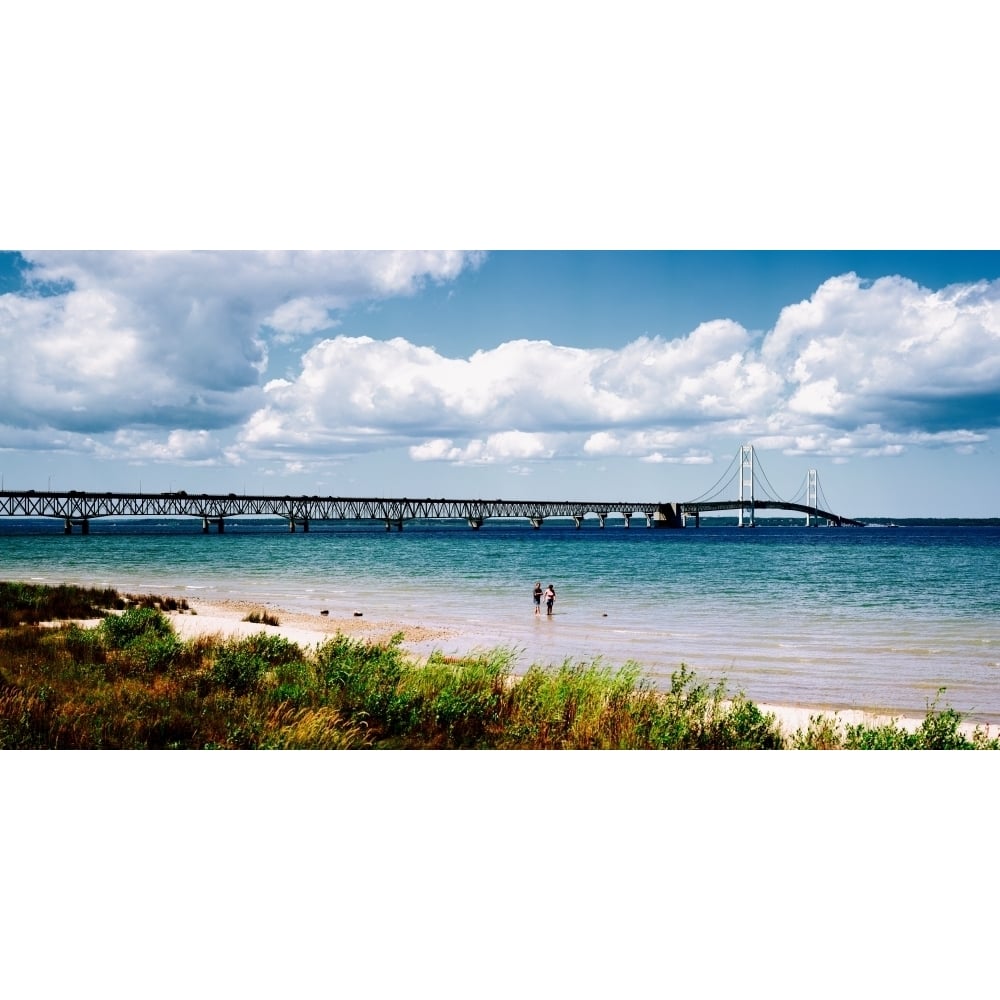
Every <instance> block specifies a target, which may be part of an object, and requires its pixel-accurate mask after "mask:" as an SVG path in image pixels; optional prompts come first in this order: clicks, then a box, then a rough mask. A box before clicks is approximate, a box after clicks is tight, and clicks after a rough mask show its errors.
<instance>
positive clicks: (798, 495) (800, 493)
mask: <svg viewBox="0 0 1000 1000" xmlns="http://www.w3.org/2000/svg"><path fill="white" fill-rule="evenodd" d="M808 491H809V473H808V472H807V473H806V474H805V475H804V476H803V477H802V482H801V483H800V484H799V488H798V489H797V490H796V491H795V495H794V496H793V497H792V499H791V500H789V501H788V502H789V503H798V502H799V501H800V500H806V499H808V497H806V493H807V492H808Z"/></svg>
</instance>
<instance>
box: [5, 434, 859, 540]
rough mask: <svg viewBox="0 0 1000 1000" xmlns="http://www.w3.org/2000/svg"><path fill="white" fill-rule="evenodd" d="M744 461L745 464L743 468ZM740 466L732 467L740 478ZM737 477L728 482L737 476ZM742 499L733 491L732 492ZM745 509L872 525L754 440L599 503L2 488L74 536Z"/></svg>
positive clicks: (678, 522)
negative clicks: (688, 486)
mask: <svg viewBox="0 0 1000 1000" xmlns="http://www.w3.org/2000/svg"><path fill="white" fill-rule="evenodd" d="M737 463H738V467H737ZM730 472H731V473H732V474H731V475H730ZM727 477H728V479H727ZM730 489H732V490H734V491H735V494H736V495H735V496H732V495H729V496H725V495H724V494H725V492H726V490H730ZM728 510H735V511H737V512H738V524H739V526H740V527H754V526H756V523H757V511H760V510H785V511H792V512H795V513H799V514H801V515H803V519H804V520H803V523H804V524H805V525H816V524H819V523H824V524H828V525H834V526H837V527H840V526H843V525H850V526H854V527H863V523H862V522H861V521H856V520H853V519H852V518H849V517H845V516H844V515H842V514H836V513H833V512H832V511H831V510H830V505H829V503H827V501H826V498H825V496H824V495H823V491H822V487H821V486H820V482H819V476H818V474H817V472H816V470H815V469H810V470H809V471H808V473H807V474H806V478H805V480H804V484H803V486H802V487H800V489H799V491H798V492H797V493H796V494H794V495H793V496H792V499H790V500H786V499H781V498H780V497H779V496H777V494H776V493H775V491H774V489H773V487H771V485H770V483H769V482H768V481H767V476H766V475H765V474H764V472H763V469H761V468H760V465H759V463H758V462H757V461H756V455H755V452H754V448H753V445H742V446H741V448H740V452H739V455H738V456H736V457H734V458H733V460H732V461H731V462H730V466H729V469H727V471H726V472H725V473H723V476H722V478H721V479H720V480H719V482H717V483H716V484H715V485H714V486H713V487H712V488H711V489H710V490H709V491H708V492H707V493H705V494H703V495H702V496H701V497H699V498H697V499H695V500H689V501H679V502H662V501H650V502H642V501H624V500H615V501H596V500H584V501H575V500H448V499H445V498H443V497H442V498H441V499H440V500H433V499H430V498H427V499H410V498H405V497H404V498H401V499H398V498H396V499H394V498H385V497H320V496H288V495H285V496H272V495H257V496H247V495H246V494H243V495H239V494H236V493H226V494H217V493H191V494H189V493H186V492H184V491H183V490H181V491H178V492H170V493H142V492H139V493H110V492H109V493H95V492H88V491H85V490H69V491H68V492H60V491H53V490H46V491H44V492H39V491H36V490H0V517H23V518H56V519H59V520H61V521H62V522H63V530H64V532H65V533H66V534H67V535H68V534H72V533H73V529H74V528H75V527H79V529H80V531H81V532H82V533H83V534H89V532H90V522H91V521H92V520H95V519H98V518H113V517H129V518H131V517H191V518H197V519H199V520H200V521H201V530H202V531H203V532H206V533H207V532H209V531H210V530H211V527H213V526H214V527H215V528H216V530H217V531H218V532H220V533H221V532H223V531H224V530H225V525H226V521H227V520H229V519H232V518H239V517H267V518H280V519H282V520H284V521H286V522H287V523H288V530H289V531H292V532H294V531H295V530H296V529H299V528H300V529H301V530H303V531H308V530H309V526H310V524H312V523H314V522H317V521H319V522H322V521H342V520H353V521H377V522H383V523H384V524H385V530H386V531H391V530H393V529H394V528H395V529H396V530H397V531H402V528H403V525H404V524H405V523H406V522H407V521H412V520H416V519H421V518H449V519H459V518H460V519H464V520H465V521H467V522H468V524H469V527H470V528H473V529H479V528H481V527H482V526H483V524H484V523H485V522H486V521H487V519H489V518H508V519H510V518H514V519H517V518H520V519H524V520H527V521H528V522H529V523H530V524H531V526H532V527H533V528H540V527H541V526H542V524H543V523H544V522H545V520H546V519H548V518H571V519H572V520H573V521H574V523H575V524H576V527H577V528H579V527H581V526H582V525H583V521H584V518H586V517H587V516H588V515H591V516H594V517H596V518H597V520H598V523H599V525H600V527H601V528H603V527H604V526H605V522H606V521H607V519H608V517H609V516H610V515H611V514H619V515H621V517H622V518H623V519H624V522H625V527H626V528H627V527H629V525H630V524H631V521H632V519H633V518H634V517H644V518H645V521H646V527H652V528H683V527H685V526H686V525H687V524H688V523H689V521H692V520H693V522H694V524H695V526H696V527H697V526H699V524H700V519H701V515H702V514H705V513H716V512H719V511H728Z"/></svg>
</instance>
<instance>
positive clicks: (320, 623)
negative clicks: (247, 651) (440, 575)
mask: <svg viewBox="0 0 1000 1000" xmlns="http://www.w3.org/2000/svg"><path fill="white" fill-rule="evenodd" d="M188 604H189V607H190V610H187V611H171V612H168V616H169V618H170V619H171V621H172V623H173V625H174V628H175V629H176V631H177V634H178V635H179V636H180V637H181V638H182V639H185V640H187V639H192V638H196V637H198V636H204V635H221V636H223V637H227V638H228V637H231V636H237V637H238V636H245V635H253V634H256V633H259V632H264V633H269V634H274V635H281V636H283V637H284V638H286V639H288V640H289V641H290V642H295V643H297V644H298V645H299V646H301V647H302V648H303V649H310V648H314V647H315V646H317V645H321V644H322V643H324V642H326V641H327V640H328V639H330V638H331V637H333V636H335V635H337V634H342V635H347V636H350V637H352V638H358V639H364V640H367V641H373V642H384V641H386V640H388V639H390V638H392V636H394V635H396V634H400V633H401V634H402V636H403V647H404V648H405V649H407V650H409V651H411V652H413V653H414V654H415V655H418V656H419V655H422V654H426V653H427V652H429V651H430V650H432V649H434V648H439V647H443V646H446V645H448V644H449V643H450V642H457V641H459V640H461V639H462V638H465V639H466V641H465V642H464V643H462V645H464V646H468V645H469V643H468V641H467V640H468V637H463V636H462V635H461V634H460V633H459V632H458V631H457V630H454V629H447V628H428V627H426V626H423V625H416V624H413V623H408V622H398V621H385V620H376V619H369V618H365V616H364V615H363V614H361V615H352V616H351V617H349V618H345V617H332V616H330V615H328V614H327V615H324V614H320V613H317V614H306V613H303V612H296V611H288V610H286V609H282V608H279V607H275V606H274V605H272V604H262V603H260V602H253V601H235V600H226V601H207V600H203V599H200V598H193V599H189V600H188ZM252 612H257V613H258V614H259V613H261V612H267V613H268V614H269V615H272V616H274V617H275V618H277V619H278V622H279V624H278V625H264V624H258V623H254V622H249V621H245V620H244V619H245V618H246V616H247V615H248V614H250V613H252ZM757 704H758V707H759V708H760V709H761V710H762V711H764V712H770V713H773V714H774V715H775V717H776V718H777V719H778V721H779V722H780V723H781V726H782V728H783V729H784V731H785V732H786V733H789V734H791V733H794V732H795V731H796V730H798V729H803V730H804V729H805V728H807V727H808V725H809V719H810V717H811V716H815V715H819V714H823V715H828V716H831V717H833V716H835V717H836V718H838V719H840V721H841V722H842V723H843V724H844V725H856V724H858V723H868V724H884V723H887V722H889V721H892V720H894V721H895V722H896V723H897V724H898V725H899V726H901V727H902V728H905V729H907V730H913V729H916V728H917V727H918V726H919V725H920V723H921V722H922V721H923V717H922V716H900V715H883V714H878V713H873V712H866V711H862V710H858V709H837V708H833V707H829V706H795V705H777V704H764V703H760V702H758V703H757ZM962 729H963V730H964V731H966V732H968V733H969V734H971V733H972V731H973V730H974V729H975V724H974V723H971V722H966V723H964V724H963V725H962Z"/></svg>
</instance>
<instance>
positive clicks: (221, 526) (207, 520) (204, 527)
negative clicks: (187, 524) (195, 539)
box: [201, 514, 226, 535]
mask: <svg viewBox="0 0 1000 1000" xmlns="http://www.w3.org/2000/svg"><path fill="white" fill-rule="evenodd" d="M213 521H215V523H216V524H217V525H218V530H219V534H220V535H221V534H222V533H223V532H224V531H225V530H226V525H225V522H224V521H223V519H222V518H221V517H209V516H208V515H207V514H202V517H201V533H202V534H203V535H207V534H208V526H209V525H210V524H211V523H212V522H213Z"/></svg>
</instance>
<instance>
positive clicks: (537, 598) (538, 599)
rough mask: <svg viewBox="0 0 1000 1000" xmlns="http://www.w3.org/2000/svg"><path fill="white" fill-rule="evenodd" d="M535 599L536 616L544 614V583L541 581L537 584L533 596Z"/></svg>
mask: <svg viewBox="0 0 1000 1000" xmlns="http://www.w3.org/2000/svg"><path fill="white" fill-rule="evenodd" d="M533 596H534V598H535V614H536V615H540V614H541V613H542V581H541V580H539V581H538V582H537V583H536V584H535V591H534V594H533Z"/></svg>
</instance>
